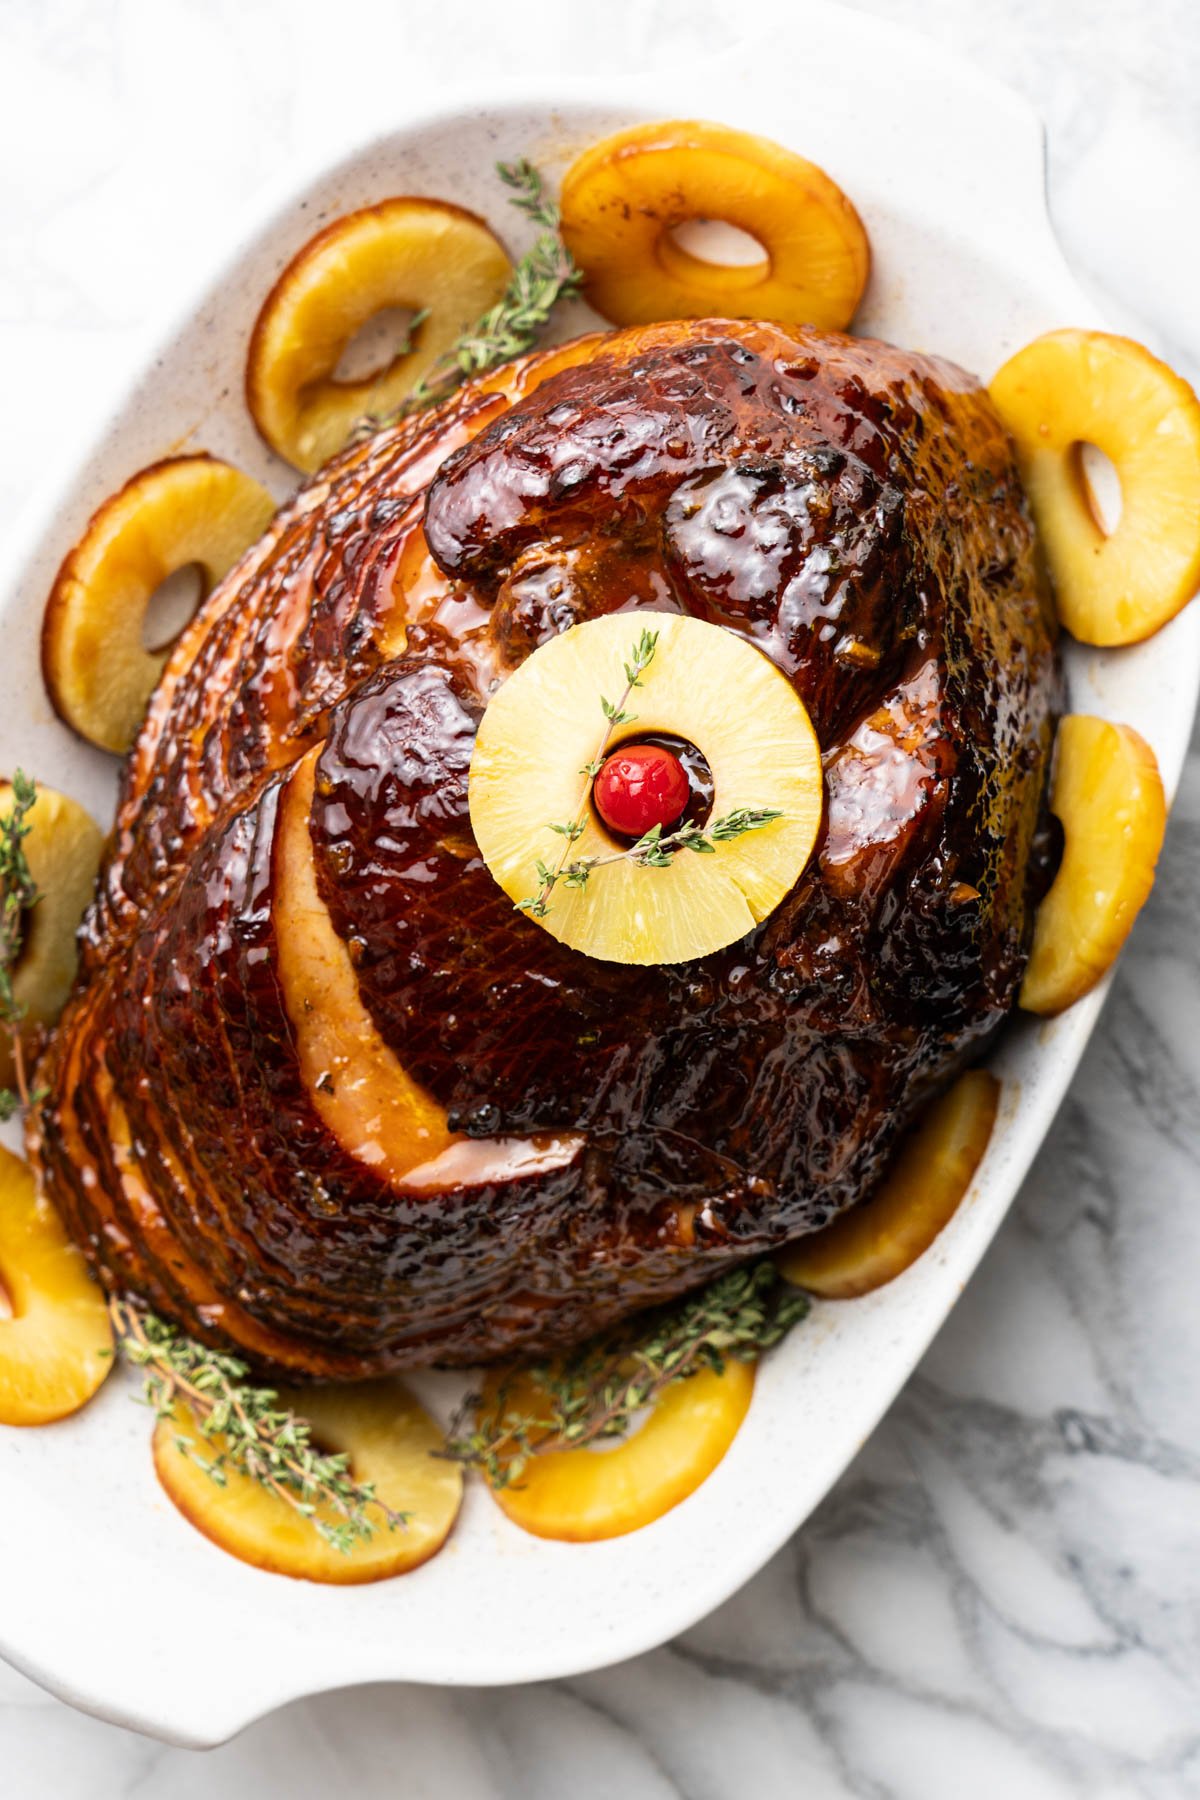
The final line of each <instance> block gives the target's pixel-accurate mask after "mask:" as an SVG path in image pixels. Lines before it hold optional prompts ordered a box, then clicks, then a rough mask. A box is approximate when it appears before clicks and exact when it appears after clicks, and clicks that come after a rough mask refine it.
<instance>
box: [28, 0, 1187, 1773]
mask: <svg viewBox="0 0 1200 1800" xmlns="http://www.w3.org/2000/svg"><path fill="white" fill-rule="evenodd" d="M863 10H867V11H874V12H877V13H879V14H881V15H883V16H886V17H888V18H891V19H893V20H898V21H902V22H909V23H912V24H914V25H918V26H920V27H922V28H923V29H925V30H926V31H928V32H931V33H933V34H934V35H936V36H938V37H939V38H941V39H943V40H944V41H945V42H947V43H949V44H952V45H956V46H958V47H959V48H960V49H961V50H962V51H963V52H964V53H965V54H967V55H968V56H970V57H973V58H974V59H976V60H977V61H979V62H981V63H982V64H983V65H984V66H986V67H987V68H989V69H990V70H992V71H993V72H994V73H996V74H998V75H1000V76H1002V77H1003V78H1005V79H1007V80H1009V81H1011V82H1012V83H1013V84H1014V85H1016V86H1018V87H1019V88H1021V89H1022V90H1024V91H1025V92H1026V93H1027V94H1028V95H1029V96H1030V97H1031V98H1032V99H1033V101H1034V102H1035V104H1036V105H1037V106H1038V107H1039V108H1040V109H1041V111H1042V113H1043V115H1044V117H1045V118H1046V121H1047V126H1048V132H1049V145H1050V194H1051V205H1052V209H1053V212H1054V216H1055V219H1056V222H1057V224H1058V227H1059V230H1060V233H1061V236H1062V239H1063V243H1064V246H1065V248H1066V250H1067V252H1068V254H1069V256H1070V257H1071V259H1072V261H1073V262H1074V264H1075V266H1076V268H1077V270H1078V271H1079V272H1080V273H1081V274H1082V275H1083V276H1084V277H1085V279H1087V280H1089V281H1091V282H1093V283H1095V284H1096V286H1097V287H1099V288H1102V289H1104V290H1106V291H1107V293H1108V294H1109V295H1110V296H1112V297H1113V299H1115V301H1116V302H1117V306H1118V308H1119V309H1120V310H1121V311H1122V312H1123V313H1124V314H1125V315H1126V316H1127V317H1128V318H1129V319H1130V321H1131V325H1132V326H1133V328H1134V329H1136V330H1137V331H1138V333H1139V335H1142V336H1145V337H1148V338H1150V339H1151V340H1152V341H1155V342H1157V343H1158V344H1159V346H1160V347H1162V348H1164V349H1165V351H1166V353H1167V354H1168V355H1169V356H1170V357H1171V358H1172V360H1174V361H1175V362H1176V363H1177V364H1178V365H1179V366H1181V367H1183V368H1185V369H1189V372H1190V373H1192V374H1193V376H1195V374H1196V372H1197V365H1200V312H1198V310H1197V298H1196V296H1197V294H1198V293H1200V234H1197V232H1196V229H1195V217H1196V195H1197V193H1200V105H1198V103H1197V98H1196V93H1197V89H1198V88H1200V12H1198V11H1197V9H1196V7H1195V4H1194V0H1054V3H1053V4H1046V0H973V3H972V4H970V5H963V4H962V3H961V0H869V3H868V4H865V5H864V6H863ZM497 11H498V9H497V8H495V7H490V6H485V5H482V4H479V5H474V4H465V3H463V0H440V4H439V5H437V6H436V7H421V8H418V7H416V6H415V5H414V4H412V0H390V3H385V0H380V3H379V4H369V3H367V0H338V4H337V5H336V6H325V5H319V4H316V3H315V0H207V3H206V0H192V3H191V4H187V3H185V0H0V344H2V346H3V349H2V354H3V367H4V388H5V407H4V415H5V425H6V429H5V430H4V432H3V433H2V434H0V521H2V520H4V519H7V518H9V517H11V516H12V514H13V513H14V511H15V509H16V508H17V506H18V505H19V503H20V502H21V500H22V498H23V497H24V494H25V492H26V489H27V487H28V484H29V480H30V472H31V470H34V469H36V468H37V467H38V465H39V464H41V463H43V462H44V461H45V459H47V458H51V457H53V456H54V455H55V453H56V448H57V446H58V445H59V444H60V443H61V442H63V441H64V440H65V439H67V438H69V433H70V428H71V416H72V407H73V405H74V404H76V403H77V402H79V401H81V400H82V401H83V402H84V403H86V404H88V405H90V402H91V398H92V396H93V395H98V394H100V393H102V392H104V391H107V390H108V388H109V387H110V386H111V385H112V384H113V383H114V382H116V383H119V381H120V378H121V374H122V371H123V370H124V368H125V367H126V366H127V362H128V359H129V358H130V356H131V355H132V354H134V353H136V351H137V348H138V346H139V344H140V342H141V340H142V335H143V333H144V332H145V330H146V329H147V327H148V326H150V325H152V324H153V323H154V322H155V320H156V319H157V318H159V317H160V316H161V311H162V307H163V305H164V304H165V302H166V301H167V300H168V298H169V297H170V295H171V294H172V293H173V292H174V290H175V289H176V288H177V287H178V286H180V285H181V283H182V280H184V279H186V278H189V277H193V276H194V275H195V273H196V272H197V271H199V270H201V269H203V267H204V266H205V262H206V259H211V257H212V256H213V255H214V254H215V253H216V252H217V251H218V250H219V248H220V246H221V244H222V242H223V241H224V237H225V234H226V232H227V221H228V215H229V211H230V209H231V208H233V207H235V206H238V205H240V204H241V203H242V202H243V201H244V200H245V198H246V197H247V196H248V195H252V194H253V192H254V191H255V189H256V188H258V187H260V186H266V185H267V184H269V183H270V182H272V181H276V180H278V178H279V175H280V173H281V171H284V170H286V167H287V162H288V158H289V156H290V155H293V154H298V153H300V152H303V155H304V157H305V159H306V161H307V159H308V157H309V156H310V155H311V154H313V153H314V151H315V150H317V149H319V148H320V147H321V146H322V145H323V143H325V142H326V141H327V142H328V144H329V146H330V148H331V149H332V148H334V147H336V146H338V145H340V144H341V143H342V142H343V141H344V140H345V138H346V136H347V134H348V133H349V132H351V131H352V130H354V129H355V128H356V127H361V130H362V132H363V134H364V135H365V134H366V133H367V132H368V131H369V130H371V129H373V128H375V127H376V126H377V125H380V124H383V123H386V122H387V120H388V118H389V109H390V108H391V107H393V105H394V101H395V96H396V94H397V92H398V91H399V90H400V89H402V88H403V89H408V88H409V87H410V86H411V85H413V84H417V85H418V86H420V87H421V88H422V89H424V90H428V91H431V92H436V88H437V86H438V84H439V83H442V82H445V81H449V80H452V79H467V80H491V81H494V82H495V85H496V87H497V89H501V88H502V87H503V84H504V82H505V81H508V80H519V79H520V78H521V76H522V75H524V74H528V73H530V72H534V71H536V72H538V73H547V72H549V73H553V71H555V70H556V69H564V68H567V67H572V66H577V65H578V64H579V63H580V61H583V62H584V63H585V64H586V66H587V67H589V68H590V69H592V70H593V71H596V72H599V71H602V70H603V69H604V68H606V67H617V66H619V65H620V64H622V63H623V62H624V61H625V60H627V59H629V58H634V59H637V60H639V61H647V60H648V61H660V60H661V61H664V62H666V61H669V60H670V59H671V58H672V57H674V56H676V55H678V54H679V51H680V47H681V46H683V47H685V48H686V47H689V46H692V45H705V46H708V47H716V46H719V45H720V44H721V43H722V42H726V41H730V40H731V39H732V38H733V36H735V35H736V34H738V33H740V32H741V31H742V30H743V29H744V28H745V18H744V15H743V14H742V12H741V9H730V8H728V7H725V6H721V5H717V4H715V3H713V0H691V3H686V0H642V3H641V4H635V3H634V0H629V3H628V4H622V3H620V0H607V3H606V4H605V5H603V6H586V7H585V6H583V5H577V6H574V7H572V6H564V5H555V6H550V5H532V4H524V3H523V0H508V4H507V5H506V6H505V8H504V9H503V13H504V19H505V21H506V22H505V24H504V25H503V26H501V25H499V24H498V23H497V20H496V14H497ZM756 16H759V17H761V18H763V19H767V18H775V19H777V20H778V23H777V24H775V25H774V27H773V28H772V37H771V42H772V44H773V50H772V53H773V54H781V53H783V48H784V40H785V37H786V33H787V24H786V19H787V7H786V5H785V4H781V5H779V6H778V7H774V6H770V5H763V6H761V7H760V8H758V9H756ZM763 29H764V31H765V30H766V27H765V26H764V27H763ZM787 53H788V54H789V55H792V56H800V55H802V54H803V49H802V45H797V46H796V47H795V48H792V49H789V50H788V51H787ZM768 66H769V59H768ZM501 71H504V72H503V73H501ZM847 130H853V118H852V116H848V118H847ZM947 154H953V145H947ZM1198 885H1200V764H1198V763H1197V758H1196V755H1195V753H1193V758H1192V762H1191V764H1190V766H1189V772H1188V777H1187V779H1186V780H1185V783H1184V787H1183V790H1182V793H1181V796H1180V800H1179V802H1178V805H1177V808H1176V812H1175V815H1174V818H1173V821H1172V826H1171V832H1170V836H1169V839H1168V845H1167V851H1166V855H1165V858H1164V864H1163V869H1162V873H1161V876H1160V880H1159V885H1158V888H1157V890H1156V893H1155V895H1154V897H1153V899H1152V901H1151V903H1150V905H1149V907H1148V909H1147V912H1146V915H1145V916H1144V918H1143V920H1142V922H1141V924H1140V925H1139V927H1138V930H1137V932H1136V934H1135V938H1134V941H1133V944H1132V946H1131V948H1130V951H1129V952H1128V954H1127V956H1126V959H1125V962H1124V964H1123V967H1122V970H1121V973H1120V975H1119V977H1118V980H1117V984H1116V988H1115V991H1114V994H1113V997H1112V1000H1111V1002H1110V1005H1109V1008H1108V1011H1107V1013H1106V1015H1105V1019H1104V1021H1103V1023H1102V1025H1101V1028H1100V1030H1099V1032H1098V1034H1097V1036H1096V1038H1095V1039H1094V1040H1093V1044H1092V1048H1091V1050H1090V1052H1089V1054H1088V1057H1087V1059H1086V1061H1085V1064H1084V1066H1083V1069H1082V1071H1081V1073H1080V1076H1079V1079H1078V1080H1077V1082H1076V1084H1075V1088H1074V1090H1073V1093H1072V1096H1071V1099H1070V1100H1069V1102H1068V1104H1067V1106H1066V1107H1065V1109H1064V1111H1063V1114H1062V1116H1061V1117H1060V1119H1059V1122H1058V1124H1057V1126H1056V1128H1055V1130H1054V1132H1053V1134H1052V1136H1051V1139H1050V1141H1049V1142H1048V1144H1047V1146H1046V1148H1045V1151H1044V1152H1043V1154H1042V1156H1041V1158H1040V1160H1039V1162H1038V1164H1037V1167H1036V1169H1035V1171H1034V1173H1033V1175H1032V1176H1031V1178H1030V1180H1029V1182H1028V1183H1027V1185H1026V1188H1025V1191H1024V1193H1023V1194H1022V1196H1021V1198H1020V1200H1019V1202H1018V1204H1017V1206H1016V1207H1015V1209H1014V1212H1013V1214H1012V1215H1011V1217H1010V1219H1009V1221H1008V1223H1007V1225H1006V1226H1005V1228H1004V1229H1003V1231H1002V1233H1001V1235H1000V1237H999V1239H998V1240H997V1242H996V1244H995V1246H994V1248H993V1250H992V1251H991V1253H990V1255H989V1256H988V1258H987V1261H986V1263H985V1265H984V1267H983V1269H982V1270H981V1272H980V1274H979V1276H978V1277H977V1278H976V1280H975V1282H974V1283H973V1285H972V1286H971V1288H970V1290H969V1291H968V1293H967V1294H966V1296H965V1297H964V1299H963V1301H962V1303H961V1304H960V1306H959V1307H958V1309H957V1311H956V1312H955V1314H954V1316H953V1318H952V1320H951V1321H950V1323H949V1325H948V1326H947V1327H946V1329H945V1331H944V1332H943V1333H942V1335H941V1337H940V1339H939V1340H938V1342H937V1343H936V1345H935V1346H934V1348H933V1350H932V1351H931V1352H930V1354H929V1356H928V1357H927V1358H926V1360H925V1363H924V1365H923V1366H922V1368H921V1371H920V1373H919V1374H918V1376H917V1377H916V1378H915V1379H914V1381H913V1382H912V1383H911V1385H910V1387H909V1388H908V1390H907V1391H906V1393H905V1395H904V1397H903V1398H902V1399H901V1401H900V1402H899V1404H898V1405H897V1406H896V1407H895V1409H894V1410H893V1412H892V1414H891V1415H890V1417H889V1418H888V1420H887V1422H886V1423H885V1425H884V1426H883V1427H882V1428H881V1430H880V1431H879V1432H878V1433H877V1434H876V1436H875V1438H874V1439H873V1440H872V1442H871V1443H870V1444H869V1445H868V1447H867V1448H866V1450H865V1451H864V1452H863V1454H862V1455H861V1456H860V1458H859V1460H858V1461H857V1463H856V1464H855V1465H854V1467H853V1468H852V1469H851V1470H850V1471H849V1473H848V1474H847V1475H846V1477H845V1478H844V1480H843V1481H842V1483H841V1484H840V1486H839V1487H838V1489H837V1491H836V1492H835V1493H834V1494H833V1495H831V1497H830V1498H829V1499H828V1500H827V1501H826V1502H825V1504H824V1505H823V1506H822V1507H821V1508H820V1510H819V1511H818V1513H817V1514H816V1515H815V1516H814V1518H813V1519H812V1520H811V1521H810V1523H809V1524H808V1525H807V1526H806V1527H805V1529H804V1530H803V1531H801V1532H800V1533H799V1534H798V1536H797V1537H796V1539H795V1540H794V1542H793V1543H792V1544H791V1545H790V1546H789V1547H788V1549H787V1550H786V1551H785V1552H783V1553H782V1554H781V1555H780V1556H779V1557H778V1558H777V1559H776V1560H775V1562H773V1563H772V1564H771V1565H770V1567H768V1568H767V1569H766V1570H765V1571H764V1572H763V1573H762V1574H761V1575H760V1576H759V1577H758V1578H757V1579H756V1580H755V1581H754V1582H752V1583H751V1585H750V1586H749V1587H748V1588H747V1589H745V1590H744V1592H743V1593H742V1594H740V1595H739V1596H738V1597H737V1598H736V1599H734V1600H733V1601H731V1602H730V1603H729V1604H728V1605H727V1606H725V1607H724V1608H722V1609H721V1611H720V1612H718V1613H717V1614H715V1615H714V1616H713V1617H712V1618H711V1619H709V1620H708V1621H706V1622H705V1623H704V1624H703V1625H701V1626H699V1627H697V1628H696V1629H695V1630H694V1631H692V1632H690V1633H688V1634H687V1635H686V1637H684V1638H683V1639H681V1640H679V1641H678V1642H677V1643H676V1644H674V1645H672V1646H670V1647H669V1648H667V1649H664V1650H661V1651H659V1652H657V1653H655V1654H653V1655H651V1656H647V1657H643V1658H641V1659H639V1660H638V1661H637V1662H635V1663H632V1664H627V1665H625V1666H623V1667H621V1668H617V1669H614V1670H610V1671H607V1672H604V1673H601V1674H596V1675H592V1676H588V1677H586V1678H583V1679H581V1680H577V1681H571V1682H562V1683H556V1684H552V1685H546V1686H542V1687H538V1688H530V1689H513V1690H502V1691H496V1692H466V1693H458V1694H453V1693H437V1692H429V1691H426V1690H422V1689H416V1688H412V1689H404V1688H387V1689H385V1688H375V1689H366V1690H360V1691H358V1692H355V1693H349V1694H344V1695H333V1696H328V1697H326V1698H324V1699H321V1700H317V1701H312V1702H307V1703H304V1704H302V1705H298V1706H296V1707H293V1708H289V1709H288V1710H287V1711H286V1712H284V1713H281V1714H278V1715H276V1716H275V1717H274V1718H272V1719H270V1720H268V1721H265V1722H264V1723H263V1724H261V1725H259V1726H256V1727H254V1728H252V1729H251V1730H250V1731H248V1732H247V1733H246V1734H245V1735H244V1736H243V1737H242V1738H240V1739H239V1740H238V1741H236V1742H235V1743H233V1744H230V1745H227V1746H225V1747H224V1748H223V1749H220V1750H217V1751H214V1752H210V1753H207V1754H199V1753H192V1752H187V1751H178V1750H171V1749H165V1748H163V1747H162V1746H160V1745H156V1744H153V1743H149V1742H147V1741H144V1740H141V1739H139V1738H136V1737H134V1736H132V1735H131V1734H129V1733H126V1732H122V1731H119V1730H116V1729H115V1728H113V1727H110V1726H106V1725H102V1724H99V1723H97V1722H96V1721H94V1720H91V1719H87V1718H84V1717H82V1716H80V1715H77V1714H74V1713H71V1712H70V1711H68V1710H67V1709H66V1708H65V1707H63V1706H61V1705H60V1704H59V1703H57V1702H55V1701H53V1700H50V1699H48V1698H47V1697H46V1696H45V1695H44V1694H42V1693H40V1692H39V1691H38V1690H37V1689H36V1688H34V1687H33V1686H31V1685H30V1684H29V1683H28V1682H26V1681H25V1680H24V1679H23V1678H21V1677H19V1676H17V1675H15V1674H13V1673H11V1672H10V1671H8V1670H7V1669H5V1668H3V1667H2V1666H0V1792H2V1793H3V1794H4V1795H5V1797H6V1800H40V1796H42V1795H43V1794H45V1795H51V1794H52V1795H54V1796H55V1800H124V1797H126V1796H130V1797H132V1796H135V1795H139V1794H151V1793H153V1794H154V1795H156V1796H160V1797H161V1800H191V1797H192V1796H200V1795H207V1794H209V1793H210V1792H214V1791H223V1792H226V1793H229V1794H233V1795H241V1794H243V1793H245V1794H249V1793H255V1794H261V1795H263V1796H269V1797H272V1800H273V1797H274V1796H283V1795H287V1796H288V1797H289V1800H316V1797H317V1796H327V1795H329V1794H331V1793H336V1792H351V1791H353V1792H354V1793H355V1795H356V1796H357V1800H383V1797H384V1796H389V1797H390V1796H392V1795H396V1794H403V1795H404V1796H405V1797H406V1800H418V1797H429V1800H510V1797H512V1800H516V1797H517V1796H520V1797H521V1800H557V1797H558V1796H559V1795H563V1794H567V1793H569V1794H571V1796H572V1800H608V1797H609V1796H612V1795H615V1794H618V1793H620V1794H622V1795H623V1796H625V1800H667V1797H672V1800H674V1797H686V1800H727V1797H728V1796H731V1795H734V1794H742V1793H745V1794H748V1795H749V1794H752V1795H754V1796H755V1797H756V1800H774V1796H777V1795H781V1796H782V1795H792V1794H803V1795H805V1796H806V1800H843V1797H844V1796H847V1797H848V1796H864V1797H869V1800H909V1797H910V1796H911V1797H912V1800H964V1797H967V1796H969V1797H970V1800H1066V1797H1068V1796H1072V1797H1073V1796H1086V1797H1087V1800H1125V1797H1126V1796H1139V1797H1143V1796H1144V1797H1145V1800H1179V1797H1181V1796H1188V1795H1200V1373H1198V1371H1200V1306H1198V1305H1197V1302H1196V1290H1197V1276H1198V1273H1200V1204H1198V1202H1200V1103H1198V1090H1200V967H1198V965H1197V958H1196V954H1195V946H1194V934H1195V921H1196V920H1197V918H1198V916H1200V909H1198V907H1197V902H1196V890H1197V886H1198ZM2 1604H3V1597H2V1596H0V1605H2ZM180 1628H181V1629H186V1622H185V1621H181V1622H180Z"/></svg>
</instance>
